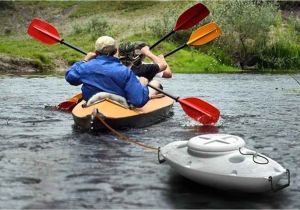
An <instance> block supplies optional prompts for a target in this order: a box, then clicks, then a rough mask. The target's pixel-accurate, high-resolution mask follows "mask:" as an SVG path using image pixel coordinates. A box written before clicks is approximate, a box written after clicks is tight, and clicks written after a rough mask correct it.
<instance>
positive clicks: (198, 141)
mask: <svg viewBox="0 0 300 210" xmlns="http://www.w3.org/2000/svg"><path fill="white" fill-rule="evenodd" d="M244 146H245V141H244V140H243V139H242V138H240V137H238V136H234V135H228V134H206V135H200V136H196V137H193V138H191V139H190V140H189V141H175V142H172V143H170V144H168V145H166V146H164V147H162V148H160V149H159V153H158V158H159V162H160V163H162V162H164V161H166V162H167V163H168V164H169V165H170V166H171V167H172V168H173V169H174V170H175V171H177V172H178V173H179V174H181V175H183V176H185V177H186V178H189V179H191V180H193V181H195V182H198V183H200V184H203V185H208V186H211V187H216V188H219V189H223V190H238V191H244V192H265V191H277V190H280V189H283V188H285V187H287V186H289V184H290V173H289V170H288V169H284V168H283V167H282V166H281V165H280V164H278V163H277V162H276V161H274V160H272V159H271V158H268V157H266V156H265V155H262V154H259V153H257V152H255V151H253V150H250V149H247V148H245V147H244Z"/></svg>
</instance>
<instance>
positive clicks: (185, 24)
mask: <svg viewBox="0 0 300 210" xmlns="http://www.w3.org/2000/svg"><path fill="white" fill-rule="evenodd" d="M208 14H209V10H208V9H207V8H206V6H204V5H203V4H201V3H198V4H195V5H194V6H192V7H191V8H189V9H187V10H186V11H184V12H183V13H182V14H181V15H180V16H179V18H178V19H177V22H176V25H175V27H174V29H172V30H171V31H170V32H169V33H167V34H166V35H165V36H164V37H162V38H161V39H160V40H158V41H157V42H155V43H154V44H153V45H151V46H150V49H152V48H154V47H155V46H157V45H158V44H159V43H161V42H162V41H163V40H165V39H166V38H167V37H169V36H171V35H172V34H173V33H175V32H176V31H179V30H183V29H189V28H191V27H193V26H194V25H196V24H197V23H199V22H200V21H201V20H203V19H204V18H205V17H206V16H208Z"/></svg>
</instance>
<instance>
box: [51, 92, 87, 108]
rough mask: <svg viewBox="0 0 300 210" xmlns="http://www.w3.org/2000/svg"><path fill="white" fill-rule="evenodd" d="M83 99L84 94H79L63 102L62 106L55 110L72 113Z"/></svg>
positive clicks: (57, 106)
mask: <svg viewBox="0 0 300 210" xmlns="http://www.w3.org/2000/svg"><path fill="white" fill-rule="evenodd" d="M81 99H82V93H78V94H76V95H74V96H72V97H71V98H69V99H68V100H66V101H63V102H61V103H60V104H58V105H56V106H55V109H57V110H61V111H66V112H71V111H72V110H73V108H74V107H75V106H76V104H77V103H78V102H79V101H80V100H81Z"/></svg>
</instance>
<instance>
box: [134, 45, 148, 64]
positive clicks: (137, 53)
mask: <svg viewBox="0 0 300 210" xmlns="http://www.w3.org/2000/svg"><path fill="white" fill-rule="evenodd" d="M134 45H135V46H134V48H135V50H134V54H135V56H136V59H135V60H134V65H137V66H138V65H140V64H141V63H142V61H143V59H144V58H145V56H144V55H143V54H142V52H141V49H142V48H143V47H145V46H147V44H146V43H145V42H140V41H139V42H136V43H135V44H134Z"/></svg>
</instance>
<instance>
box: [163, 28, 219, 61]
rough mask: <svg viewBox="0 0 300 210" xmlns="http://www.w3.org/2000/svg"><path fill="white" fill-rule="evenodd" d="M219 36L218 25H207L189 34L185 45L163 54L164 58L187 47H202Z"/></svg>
mask: <svg viewBox="0 0 300 210" xmlns="http://www.w3.org/2000/svg"><path fill="white" fill-rule="evenodd" d="M220 35H221V29H220V28H219V27H218V25H217V24H216V23H214V22H212V23H208V24H206V25H204V26H202V27H200V28H198V29H197V30H196V31H194V32H193V33H192V34H191V36H190V38H189V40H188V42H187V43H185V44H183V45H181V46H180V47H178V48H176V49H174V50H172V51H171V52H169V53H167V54H165V55H164V57H168V56H170V55H172V54H173V53H175V52H177V51H178V50H180V49H182V48H184V47H186V46H188V45H192V46H200V45H204V44H206V43H208V42H211V41H212V40H214V39H216V38H218V37H219V36H220Z"/></svg>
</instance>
